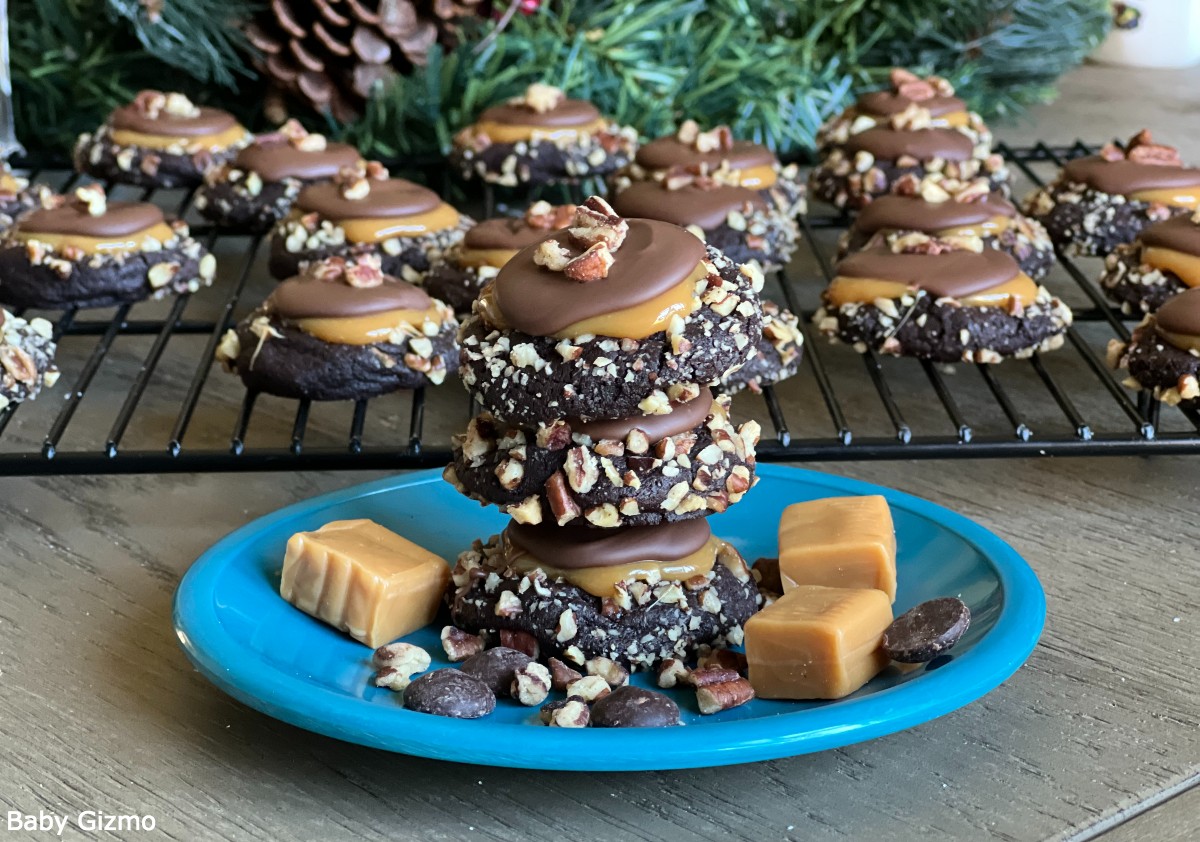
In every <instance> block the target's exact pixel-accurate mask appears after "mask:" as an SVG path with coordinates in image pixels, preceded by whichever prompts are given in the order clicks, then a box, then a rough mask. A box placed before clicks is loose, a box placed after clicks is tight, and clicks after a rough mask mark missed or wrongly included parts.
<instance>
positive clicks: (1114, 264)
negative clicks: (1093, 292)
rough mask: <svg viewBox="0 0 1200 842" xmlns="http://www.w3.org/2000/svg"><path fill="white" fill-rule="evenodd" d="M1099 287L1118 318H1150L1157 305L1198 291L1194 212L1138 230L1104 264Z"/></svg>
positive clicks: (1199, 221) (1197, 216) (1199, 256)
mask: <svg viewBox="0 0 1200 842" xmlns="http://www.w3.org/2000/svg"><path fill="white" fill-rule="evenodd" d="M1100 286H1101V288H1103V290H1104V292H1105V293H1106V294H1107V295H1108V297H1109V298H1111V299H1112V300H1113V301H1115V302H1117V303H1118V304H1120V305H1121V312H1123V313H1125V314H1127V315H1132V314H1134V313H1138V314H1141V313H1153V312H1154V311H1155V310H1157V309H1158V308H1159V307H1161V306H1162V304H1163V302H1165V301H1166V300H1167V299H1169V298H1171V297H1172V296H1175V295H1178V294H1179V293H1181V292H1183V291H1184V290H1186V289H1190V288H1192V287H1198V286H1200V211H1198V212H1196V213H1193V214H1191V215H1190V216H1185V215H1183V214H1179V215H1176V216H1172V217H1170V218H1168V219H1164V220H1163V221H1162V222H1155V223H1154V224H1153V225H1149V226H1147V227H1146V228H1143V229H1142V232H1141V233H1140V234H1138V236H1137V239H1136V240H1134V241H1133V242H1132V243H1127V244H1125V245H1121V246H1117V248H1116V250H1115V251H1113V252H1112V253H1111V254H1110V255H1108V257H1106V258H1105V259H1104V274H1103V275H1101V276H1100Z"/></svg>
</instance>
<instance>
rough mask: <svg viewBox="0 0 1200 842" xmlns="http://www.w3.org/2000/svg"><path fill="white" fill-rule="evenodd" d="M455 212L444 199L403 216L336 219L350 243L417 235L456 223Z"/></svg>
mask: <svg viewBox="0 0 1200 842" xmlns="http://www.w3.org/2000/svg"><path fill="white" fill-rule="evenodd" d="M458 221H459V216H458V211H456V210H455V209H454V208H452V207H450V205H447V204H446V203H445V202H443V203H442V204H440V205H438V206H437V207H436V208H434V209H433V210H432V211H428V212H425V213H418V214H413V215H412V216H406V217H376V218H366V219H343V220H340V221H339V222H338V225H339V226H341V228H342V230H343V231H345V232H346V239H347V240H349V241H350V242H352V243H378V242H380V241H382V240H388V239H391V238H392V237H420V236H423V235H425V234H429V233H431V232H433V231H445V230H446V229H447V228H453V227H454V226H455V225H458Z"/></svg>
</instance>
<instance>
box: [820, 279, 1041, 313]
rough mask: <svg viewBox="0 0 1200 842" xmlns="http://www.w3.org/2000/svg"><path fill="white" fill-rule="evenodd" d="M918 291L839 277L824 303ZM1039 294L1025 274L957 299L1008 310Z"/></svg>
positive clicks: (864, 301)
mask: <svg viewBox="0 0 1200 842" xmlns="http://www.w3.org/2000/svg"><path fill="white" fill-rule="evenodd" d="M916 291H917V290H916V289H914V288H913V287H910V286H908V285H907V284H902V283H899V282H897V281H881V280H876V279H874V278H847V277H843V276H841V275H839V276H838V277H836V278H834V279H833V281H832V282H831V283H830V284H829V287H828V288H827V289H826V290H825V300H826V301H828V302H829V303H830V304H831V305H833V306H834V307H841V306H843V305H845V304H870V303H871V302H873V301H875V300H876V299H880V298H884V299H889V300H893V299H897V298H901V297H902V296H905V295H913V294H914V293H915V292H916ZM1037 295H1038V286H1037V284H1035V283H1034V282H1033V280H1032V279H1031V278H1030V277H1029V276H1028V275H1026V274H1025V273H1024V272H1022V273H1020V274H1018V275H1017V276H1016V277H1015V278H1013V279H1012V280H1011V281H1005V282H1004V283H1002V284H1000V285H999V286H994V287H991V288H989V289H984V290H980V291H979V292H974V293H971V294H970V295H967V296H964V297H963V298H960V299H958V301H959V303H960V304H962V305H963V306H964V307H1007V306H1008V304H1009V303H1010V302H1011V301H1013V300H1016V301H1019V302H1020V303H1021V304H1022V305H1023V306H1026V307H1027V306H1029V305H1030V304H1032V303H1033V302H1034V300H1035V299H1036V298H1037Z"/></svg>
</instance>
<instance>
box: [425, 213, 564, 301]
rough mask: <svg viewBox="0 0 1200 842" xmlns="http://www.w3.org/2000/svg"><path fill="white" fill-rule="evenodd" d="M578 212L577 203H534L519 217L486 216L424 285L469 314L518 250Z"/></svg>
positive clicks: (432, 270) (434, 268) (429, 274)
mask: <svg viewBox="0 0 1200 842" xmlns="http://www.w3.org/2000/svg"><path fill="white" fill-rule="evenodd" d="M574 215H575V206H574V205H551V204H550V203H549V202H535V203H534V204H533V205H531V206H530V207H529V209H528V210H526V211H525V214H524V215H523V216H520V217H497V218H495V219H485V220H483V221H482V222H480V223H478V224H477V225H474V226H472V227H471V228H470V230H468V231H467V233H466V236H464V237H463V240H462V242H461V243H460V244H459V245H457V246H454V247H452V248H450V249H448V250H447V251H446V252H445V253H444V254H443V255H442V258H441V260H439V261H437V262H435V263H434V264H433V265H432V266H431V267H430V268H429V271H428V272H426V273H425V276H424V277H423V278H422V279H421V285H422V286H423V287H425V289H426V290H428V291H429V294H430V295H432V296H433V297H434V298H437V299H439V300H441V301H445V302H446V303H447V304H449V305H450V306H451V307H453V308H454V312H455V313H459V314H461V315H468V314H470V312H471V305H472V303H474V301H475V299H476V298H477V297H478V295H479V292H480V290H482V289H483V285H484V284H486V283H487V282H488V281H490V280H491V279H492V278H494V277H496V275H497V274H498V273H499V272H500V269H501V268H502V267H503V266H504V264H505V263H507V262H508V261H509V260H511V259H512V258H513V257H514V256H515V255H516V253H517V252H518V251H520V250H521V249H523V248H525V247H526V246H530V245H534V244H535V243H537V242H539V241H540V240H543V239H545V237H546V234H547V233H548V232H550V231H553V230H558V229H560V228H564V227H565V226H567V225H568V224H570V222H571V219H572V218H573V217H574Z"/></svg>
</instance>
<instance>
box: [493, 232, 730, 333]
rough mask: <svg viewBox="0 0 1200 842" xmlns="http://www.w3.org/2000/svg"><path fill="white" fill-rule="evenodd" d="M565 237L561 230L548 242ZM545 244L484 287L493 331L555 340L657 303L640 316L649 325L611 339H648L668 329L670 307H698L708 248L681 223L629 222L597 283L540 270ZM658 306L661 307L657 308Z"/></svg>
mask: <svg viewBox="0 0 1200 842" xmlns="http://www.w3.org/2000/svg"><path fill="white" fill-rule="evenodd" d="M562 236H563V235H562V234H561V232H558V231H554V232H550V233H549V234H547V235H546V237H545V238H544V239H545V240H550V239H555V238H559V237H562ZM540 247H541V244H540V243H539V244H538V245H533V246H529V247H527V248H525V249H522V250H521V251H520V252H518V253H517V255H516V256H515V257H514V258H513V259H512V260H510V261H509V262H508V263H507V264H506V265H505V266H504V268H503V269H501V270H500V274H499V275H498V276H497V277H496V279H495V281H494V282H493V283H492V284H491V285H490V286H489V287H488V288H485V290H484V296H483V300H482V301H481V303H483V304H484V305H485V307H486V309H485V311H484V314H483V315H484V318H485V319H486V320H487V321H488V322H489V323H490V324H492V325H493V326H495V327H512V328H514V329H516V330H519V331H522V332H523V333H528V334H532V335H534V336H555V335H559V334H560V332H566V331H568V330H574V329H577V328H580V327H581V326H582V325H583V324H584V323H586V322H589V321H590V320H593V319H595V318H596V317H599V316H604V315H606V314H611V313H618V312H623V311H627V310H629V309H630V308H631V307H636V306H638V305H641V304H645V303H647V302H654V304H652V305H651V307H649V308H644V309H642V310H640V311H639V313H638V318H639V319H642V322H641V323H639V324H637V325H632V326H631V327H630V330H631V331H632V332H631V333H629V334H606V335H617V336H621V335H628V336H629V337H630V338H635V337H637V336H648V335H649V333H644V332H642V331H644V330H646V329H649V328H653V329H652V330H650V332H651V333H652V332H654V330H661V329H662V326H658V327H655V325H656V324H657V323H658V320H659V316H660V315H661V314H662V312H663V310H664V309H672V310H673V311H682V310H687V308H688V307H689V306H692V305H691V303H690V302H692V301H693V300H694V299H695V297H696V292H695V285H694V281H695V280H697V279H700V278H703V277H705V276H706V273H705V272H704V271H703V269H702V268H700V267H701V260H703V259H704V256H705V250H704V246H703V244H702V243H701V242H700V241H699V240H698V239H696V238H695V237H694V236H692V235H691V234H689V233H688V232H687V231H685V230H683V229H682V228H679V227H678V226H675V225H671V224H669V223H665V222H656V221H653V220H648V219H634V220H630V221H629V226H628V234H626V236H625V238H624V241H623V243H622V244H621V246H620V249H619V251H617V252H616V253H615V254H616V257H615V260H614V261H613V262H612V264H611V266H610V267H609V268H608V270H607V275H606V276H604V277H603V278H602V279H601V280H596V281H593V282H590V283H576V282H574V281H572V280H570V279H568V278H566V277H565V276H564V275H563V273H562V272H556V271H552V270H550V269H548V268H546V267H545V266H541V265H538V263H536V262H535V256H536V255H537V253H538V249H539V248H540ZM689 282H692V286H691V288H690V289H689V288H688V286H687V283H689ZM655 306H657V309H653V308H654V307H655ZM693 309H694V308H693ZM687 311H688V312H690V310H687ZM669 317H670V313H668V314H667V317H666V318H667V319H668V320H669ZM619 321H620V320H618V322H619ZM614 326H615V327H620V325H619V324H615V325H614Z"/></svg>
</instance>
